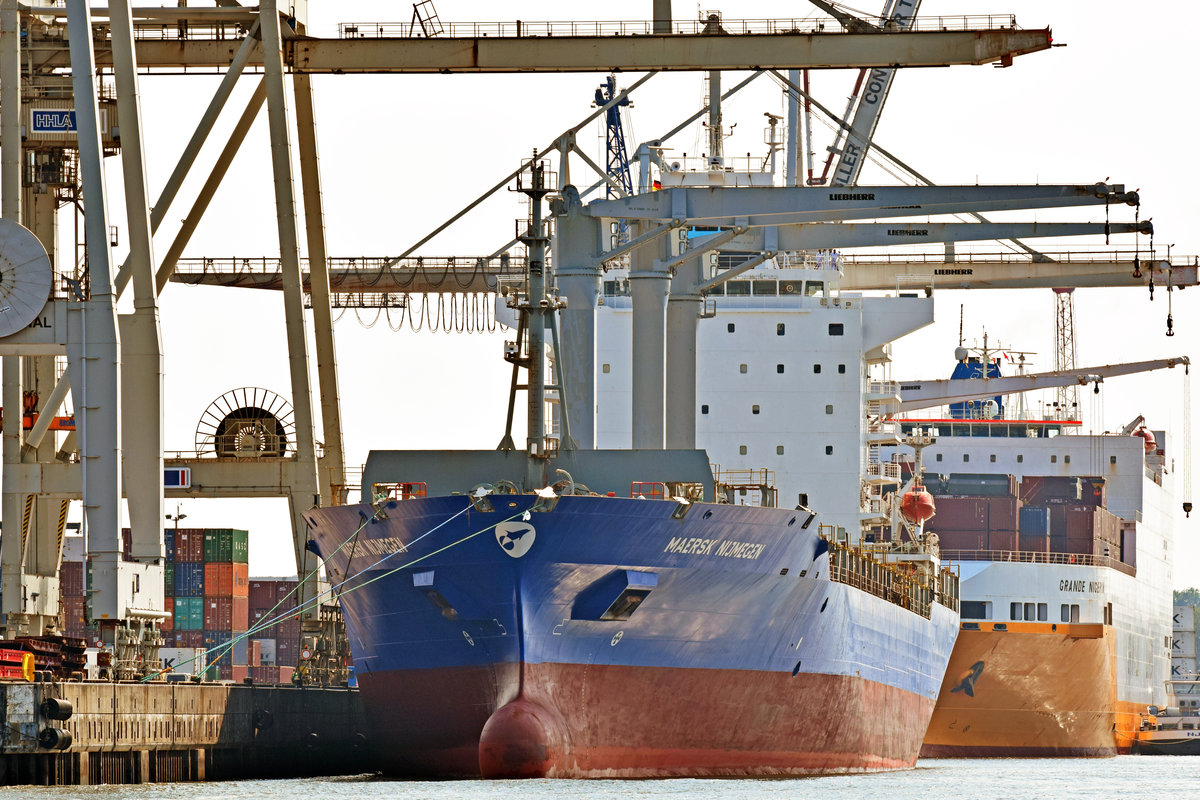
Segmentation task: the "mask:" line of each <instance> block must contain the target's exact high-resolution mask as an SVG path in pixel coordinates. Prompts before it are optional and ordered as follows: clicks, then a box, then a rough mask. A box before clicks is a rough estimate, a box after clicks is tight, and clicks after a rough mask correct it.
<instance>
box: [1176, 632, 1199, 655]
mask: <svg viewBox="0 0 1200 800" xmlns="http://www.w3.org/2000/svg"><path fill="white" fill-rule="evenodd" d="M1177 656H1178V657H1183V658H1195V657H1196V632H1195V631H1175V632H1174V633H1172V634H1171V658H1175V657H1177Z"/></svg>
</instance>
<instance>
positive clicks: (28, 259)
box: [0, 219, 53, 337]
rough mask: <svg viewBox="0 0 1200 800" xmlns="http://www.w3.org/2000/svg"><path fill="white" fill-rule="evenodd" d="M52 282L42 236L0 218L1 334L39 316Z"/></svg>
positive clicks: (3, 334)
mask: <svg viewBox="0 0 1200 800" xmlns="http://www.w3.org/2000/svg"><path fill="white" fill-rule="evenodd" d="M52 283H53V270H52V269H51V268H50V256H48V255H46V248H44V247H42V243H41V242H39V241H38V238H37V237H36V236H34V235H33V233H32V232H31V231H30V230H29V229H28V228H25V227H23V226H21V225H19V224H17V223H16V222H13V221H12V220H10V219H0V337H2V336H11V335H13V334H14V333H16V332H17V331H19V330H22V329H23V328H25V327H27V326H28V325H29V323H31V322H33V321H34V320H35V319H37V317H38V315H39V314H41V313H42V309H43V308H45V307H46V302H47V301H48V300H49V299H50V287H51V284H52Z"/></svg>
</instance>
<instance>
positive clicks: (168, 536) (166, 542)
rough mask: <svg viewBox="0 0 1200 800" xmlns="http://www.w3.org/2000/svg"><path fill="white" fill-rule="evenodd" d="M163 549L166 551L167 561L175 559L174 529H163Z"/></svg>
mask: <svg viewBox="0 0 1200 800" xmlns="http://www.w3.org/2000/svg"><path fill="white" fill-rule="evenodd" d="M163 549H164V550H165V551H166V557H167V563H168V564H170V563H173V562H174V561H175V531H172V530H165V531H163Z"/></svg>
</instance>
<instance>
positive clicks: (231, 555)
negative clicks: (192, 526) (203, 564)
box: [204, 528, 250, 564]
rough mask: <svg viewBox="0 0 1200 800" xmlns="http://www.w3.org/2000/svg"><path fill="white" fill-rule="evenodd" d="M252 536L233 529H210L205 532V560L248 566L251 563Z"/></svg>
mask: <svg viewBox="0 0 1200 800" xmlns="http://www.w3.org/2000/svg"><path fill="white" fill-rule="evenodd" d="M249 542H250V535H249V533H247V532H246V531H238V530H233V529H231V528H210V529H209V530H206V531H205V532H204V560H205V561H229V562H236V563H238V564H247V563H249V561H250V544H249Z"/></svg>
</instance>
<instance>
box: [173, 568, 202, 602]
mask: <svg viewBox="0 0 1200 800" xmlns="http://www.w3.org/2000/svg"><path fill="white" fill-rule="evenodd" d="M175 596H176V597H203V596H204V564H202V563H200V562H196V561H188V562H183V561H181V562H179V563H177V564H176V565H175Z"/></svg>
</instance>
